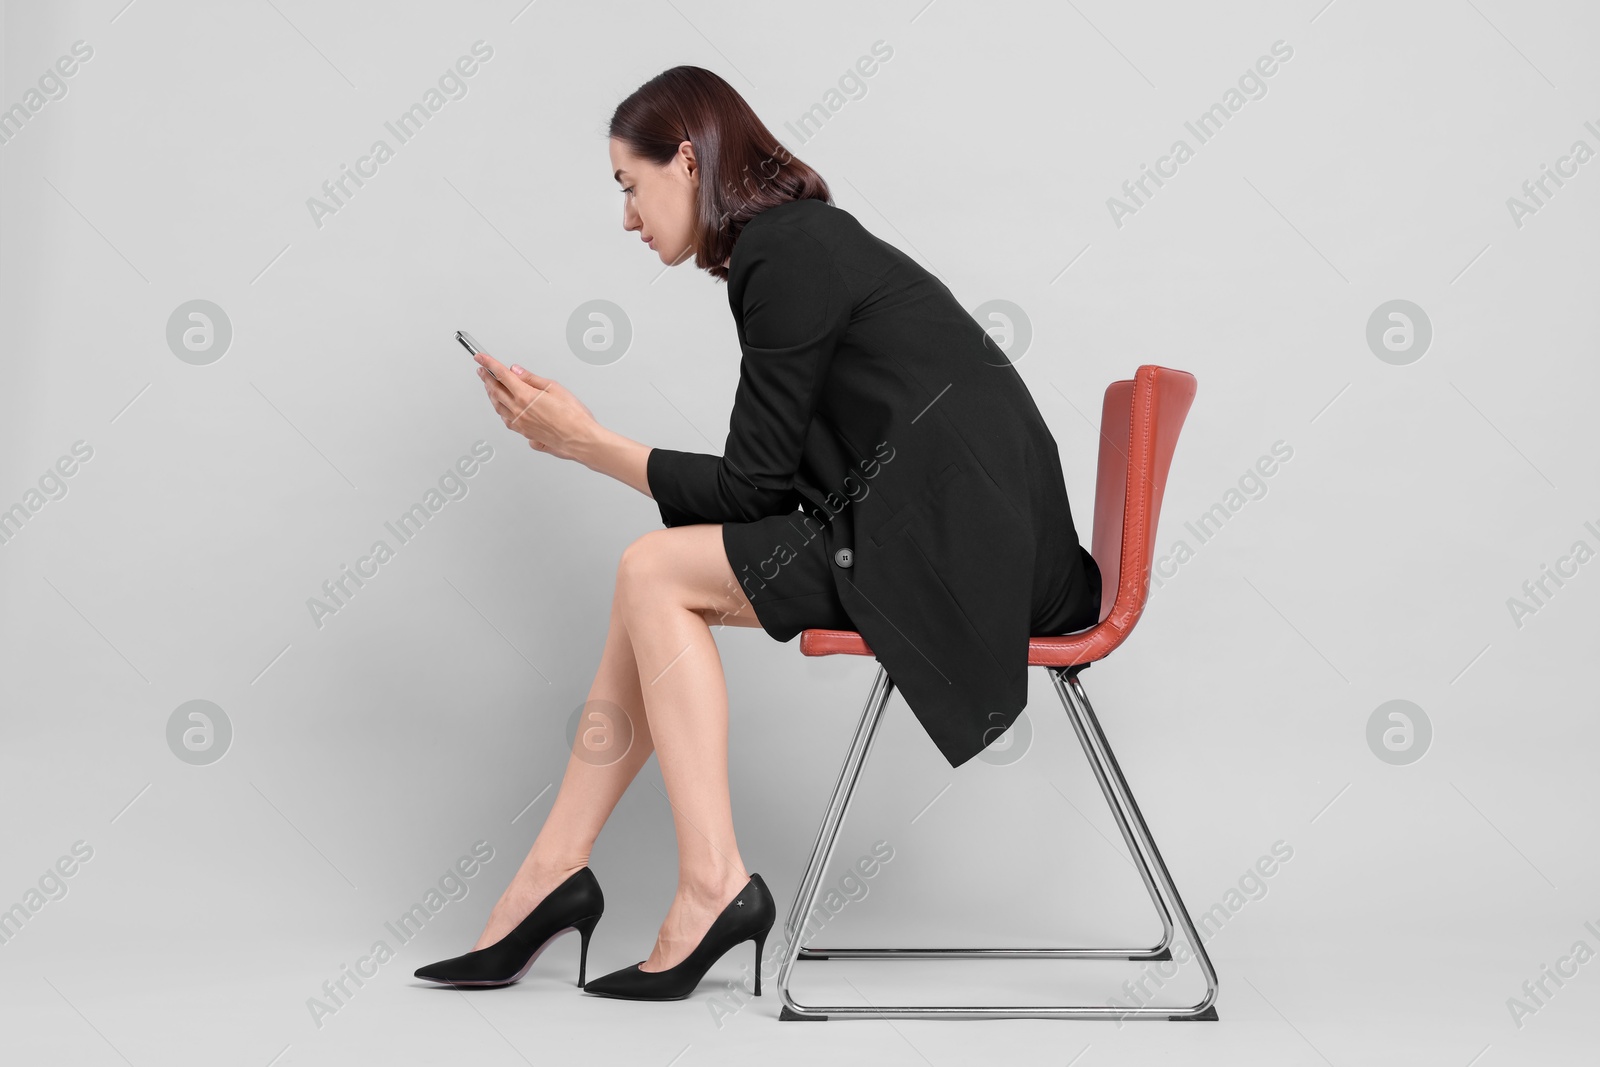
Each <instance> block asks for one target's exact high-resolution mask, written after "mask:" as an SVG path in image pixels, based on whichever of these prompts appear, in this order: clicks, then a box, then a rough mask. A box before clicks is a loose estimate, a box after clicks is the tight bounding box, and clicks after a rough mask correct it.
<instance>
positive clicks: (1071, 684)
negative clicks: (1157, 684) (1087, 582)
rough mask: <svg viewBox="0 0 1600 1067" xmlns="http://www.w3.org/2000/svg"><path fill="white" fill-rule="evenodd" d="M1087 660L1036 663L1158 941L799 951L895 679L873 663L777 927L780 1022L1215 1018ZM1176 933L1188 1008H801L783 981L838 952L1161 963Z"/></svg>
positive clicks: (1210, 991) (1200, 957)
mask: <svg viewBox="0 0 1600 1067" xmlns="http://www.w3.org/2000/svg"><path fill="white" fill-rule="evenodd" d="M1087 666H1088V664H1080V665H1076V666H1072V667H1052V666H1047V667H1045V669H1046V670H1048V671H1049V672H1050V675H1051V679H1052V681H1053V682H1054V685H1055V690H1056V694H1057V695H1058V696H1059V697H1060V698H1061V703H1062V705H1063V706H1064V707H1065V708H1066V711H1067V717H1068V719H1069V720H1071V722H1072V728H1073V731H1074V732H1075V733H1076V734H1077V735H1078V742H1079V743H1080V744H1081V745H1082V746H1083V751H1084V755H1085V756H1086V757H1087V758H1088V761H1089V766H1090V767H1091V768H1092V769H1093V770H1094V774H1095V778H1096V780H1097V781H1098V782H1099V783H1100V790H1101V792H1102V793H1104V794H1105V798H1106V802H1107V804H1108V805H1110V807H1111V813H1112V815H1113V816H1115V818H1116V821H1117V826H1118V828H1119V829H1121V831H1122V838H1123V840H1124V841H1125V842H1127V845H1128V851H1129V853H1130V854H1132V856H1133V859H1134V864H1135V866H1136V867H1138V869H1139V874H1140V876H1141V877H1142V878H1143V880H1144V884H1145V888H1146V890H1148V891H1149V893H1150V899H1151V901H1152V902H1153V903H1154V904H1155V906H1156V911H1157V913H1158V914H1159V915H1160V917H1161V925H1162V937H1161V941H1160V942H1159V943H1158V944H1156V945H1155V946H1154V947H1152V948H807V947H804V946H802V945H801V944H800V937H801V932H802V929H803V923H804V921H805V917H806V916H807V915H808V914H810V912H811V909H812V908H813V907H814V906H815V905H816V898H817V894H818V890H819V888H820V886H821V884H822V875H823V872H824V870H825V869H826V867H827V865H828V861H829V860H830V859H831V858H832V857H833V851H834V846H835V844H836V843H837V841H838V837H839V829H840V827H841V826H842V825H843V823H844V816H845V813H846V811H847V810H848V809H849V807H850V800H851V797H852V796H853V795H854V793H855V788H856V783H857V782H858V781H859V780H860V777H861V769H862V767H863V766H864V765H865V763H866V760H867V754H868V752H869V751H871V749H872V742H873V739H874V737H875V736H876V735H877V732H878V726H879V724H880V723H881V721H882V719H883V713H884V709H885V708H886V707H887V706H888V703H889V698H890V696H892V695H893V693H894V683H893V681H891V680H890V678H889V676H888V673H887V671H885V669H884V668H883V666H882V665H881V664H880V665H879V666H878V673H877V677H876V678H875V679H874V680H873V684H872V690H871V692H870V693H869V694H868V696H867V702H866V706H865V707H864V709H863V710H862V714H861V721H860V723H859V724H858V725H857V726H856V732H855V737H854V738H853V739H852V740H851V742H850V749H849V752H848V754H847V755H846V756H845V760H844V765H843V766H842V767H841V768H840V770H839V778H838V781H837V782H836V783H835V784H834V788H833V796H832V798H831V799H830V800H829V802H828V810H827V814H826V815H825V816H824V817H823V820H822V827H821V829H820V830H818V832H817V840H816V844H815V845H814V846H813V847H812V850H811V859H810V861H809V862H808V863H807V865H806V870H805V874H804V875H802V876H801V879H800V886H799V889H798V891H797V892H796V893H795V898H794V904H793V905H792V906H791V908H790V911H789V919H788V922H787V923H786V924H785V927H784V933H785V937H784V957H783V963H782V965H781V967H780V968H779V970H778V995H779V998H780V1001H781V1004H782V1008H781V1010H780V1012H779V1018H780V1019H782V1020H785V1021H801V1020H817V1021H820V1020H825V1019H1170V1020H1175V1021H1184V1020H1196V1021H1213V1020H1215V1019H1216V1018H1217V1010H1216V1007H1215V1002H1216V998H1217V972H1216V970H1215V969H1214V968H1213V967H1212V965H1211V959H1210V957H1209V956H1207V955H1206V950H1205V945H1204V944H1203V943H1202V941H1201V939H1200V936H1199V933H1198V931H1197V930H1196V929H1195V925H1194V921H1193V920H1192V919H1191V918H1190V917H1189V912H1188V909H1187V908H1185V907H1184V904H1183V899H1182V898H1181V897H1180V896H1179V895H1178V887H1177V886H1176V885H1175V884H1173V881H1172V874H1171V872H1170V871H1168V870H1167V865H1166V861H1165V860H1163V859H1162V857H1161V852H1160V850H1159V849H1157V848H1156V843H1155V839H1154V837H1152V836H1151V834H1150V828H1149V826H1147V825H1146V824H1145V821H1144V816H1143V814H1141V812H1140V811H1139V805H1138V803H1137V802H1136V801H1135V800H1134V797H1133V791H1132V790H1131V789H1130V788H1129V787H1128V782H1127V779H1126V778H1124V777H1123V774H1122V769H1121V767H1120V766H1119V765H1118V764H1117V759H1116V756H1115V755H1114V754H1113V753H1112V751H1111V745H1110V743H1109V742H1108V741H1107V740H1106V736H1105V733H1104V731H1102V730H1101V728H1100V723H1099V720H1098V719H1097V718H1096V717H1095V713H1094V708H1093V707H1092V706H1091V705H1090V703H1089V696H1088V694H1087V693H1085V692H1084V690H1083V683H1082V682H1081V681H1079V679H1078V675H1079V674H1080V673H1081V672H1082V671H1083V669H1084V668H1085V667H1087ZM1174 916H1176V917H1177V923H1178V926H1179V927H1180V928H1181V929H1182V931H1183V936H1184V940H1185V941H1186V942H1187V943H1188V945H1189V947H1190V949H1191V950H1192V951H1193V958H1194V959H1195V960H1197V961H1198V962H1199V964H1200V969H1201V971H1202V972H1203V973H1204V975H1205V979H1206V993H1205V996H1204V997H1202V998H1201V999H1200V1001H1199V1002H1198V1003H1196V1004H1193V1005H1191V1006H1189V1007H1160V1006H1156V1005H1150V1004H1142V1005H1135V1006H1131V1007H1127V1008H1121V1007H1114V1006H1110V1005H1097V1004H1069V1005H998V1006H977V1005H968V1006H943V1005H867V1006H861V1005H853V1004H851V1005H846V1004H834V1005H808V1004H801V1003H800V1002H798V1001H797V1000H795V999H794V994H793V993H792V992H791V991H790V989H789V980H790V977H791V975H792V972H793V969H794V964H795V962H796V961H797V960H801V959H804V960H842V959H1118V960H1170V959H1172V939H1173V933H1174V928H1173V917H1174Z"/></svg>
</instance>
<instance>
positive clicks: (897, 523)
mask: <svg viewBox="0 0 1600 1067" xmlns="http://www.w3.org/2000/svg"><path fill="white" fill-rule="evenodd" d="M960 473H961V467H960V466H959V465H958V464H955V463H951V464H948V465H946V466H945V468H944V470H942V471H940V472H939V478H938V481H936V482H935V483H934V484H933V486H932V487H931V489H932V492H931V493H930V494H929V496H927V497H923V498H922V499H920V500H913V501H912V502H911V503H909V504H906V505H904V506H902V507H901V508H900V509H899V510H898V511H896V512H895V513H894V514H893V515H890V516H889V517H888V518H887V519H885V520H884V521H883V523H882V524H881V525H880V526H879V527H878V528H877V529H876V530H874V531H873V532H872V543H873V544H874V545H877V546H878V547H879V548H881V547H883V544H884V542H886V541H888V540H889V539H890V538H891V537H894V536H895V535H896V534H898V533H899V532H900V531H901V530H903V529H905V527H906V525H907V524H908V523H910V522H911V520H912V519H914V518H916V517H917V516H918V515H924V514H926V513H927V510H928V501H929V499H930V498H933V499H937V498H939V497H942V496H943V495H944V490H945V487H946V486H947V485H949V484H950V483H951V481H953V480H954V479H955V478H956V477H957V476H958V475H959V474H960Z"/></svg>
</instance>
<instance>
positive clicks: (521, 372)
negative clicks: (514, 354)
mask: <svg viewBox="0 0 1600 1067" xmlns="http://www.w3.org/2000/svg"><path fill="white" fill-rule="evenodd" d="M511 373H512V374H514V375H516V376H517V377H518V378H521V379H522V380H523V381H525V382H527V383H528V384H529V385H531V386H533V387H534V388H535V389H548V388H550V379H549V378H541V377H539V376H538V375H537V374H535V373H533V371H531V370H529V369H528V368H527V367H520V366H518V365H517V364H515V363H513V364H512V365H511Z"/></svg>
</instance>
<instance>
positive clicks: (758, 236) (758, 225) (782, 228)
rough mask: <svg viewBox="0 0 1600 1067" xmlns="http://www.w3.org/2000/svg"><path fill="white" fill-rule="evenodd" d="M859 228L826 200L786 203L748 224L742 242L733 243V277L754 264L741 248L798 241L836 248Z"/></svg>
mask: <svg viewBox="0 0 1600 1067" xmlns="http://www.w3.org/2000/svg"><path fill="white" fill-rule="evenodd" d="M856 226H857V223H856V220H855V216H853V215H851V214H850V213H849V212H848V211H846V210H844V209H843V208H841V207H838V206H836V205H834V204H830V203H828V202H827V201H825V200H817V199H805V200H786V201H784V202H783V203H781V204H778V205H776V206H774V207H769V208H767V209H766V210H765V211H763V212H761V213H760V214H758V215H755V216H753V217H752V218H750V219H749V220H748V221H747V222H745V224H744V228H743V229H741V230H740V231H739V238H738V240H736V241H734V243H733V258H732V260H731V261H730V262H729V264H728V270H729V272H730V274H731V273H733V272H736V271H738V269H739V268H740V267H741V266H744V265H747V264H748V263H749V262H750V257H748V256H745V257H741V256H740V255H739V250H740V249H741V248H745V249H747V250H748V249H750V248H754V247H756V246H761V247H763V248H765V247H779V246H782V245H784V244H790V243H795V242H800V243H804V244H809V243H810V240H815V241H816V242H818V243H820V244H822V245H824V246H833V245H835V244H837V242H838V241H839V240H840V239H841V238H843V237H844V236H845V235H846V234H848V233H849V232H850V230H851V229H852V228H855V227H856Z"/></svg>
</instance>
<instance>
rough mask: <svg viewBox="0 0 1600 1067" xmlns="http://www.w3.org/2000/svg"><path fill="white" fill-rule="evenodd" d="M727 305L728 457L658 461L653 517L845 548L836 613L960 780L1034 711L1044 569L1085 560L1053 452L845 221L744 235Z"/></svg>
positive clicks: (914, 281)
mask: <svg viewBox="0 0 1600 1067" xmlns="http://www.w3.org/2000/svg"><path fill="white" fill-rule="evenodd" d="M728 303H729V305H730V306H731V308H732V309H733V315H734V318H735V320H736V321H737V323H738V332H739V342H740V347H741V348H742V349H743V352H744V358H743V360H742V362H741V363H740V367H739V385H738V389H737V391H736V393H735V396H734V405H733V412H732V415H731V416H730V419H729V425H728V439H727V443H726V445H725V446H724V449H723V455H722V456H713V455H706V454H703V453H696V452H679V451H675V450H673V449H666V448H655V449H652V450H651V452H650V454H649V457H648V459H647V461H646V470H647V478H648V481H649V485H650V493H651V495H652V496H653V497H654V498H655V500H656V503H657V504H658V505H659V507H660V510H661V521H662V522H663V523H664V524H665V525H667V526H681V525H685V524H692V523H723V522H751V521H754V520H755V519H758V518H762V517H765V516H769V515H779V514H789V513H792V512H793V511H795V509H796V508H800V509H801V510H803V511H805V512H806V513H807V514H808V515H810V516H811V517H812V519H811V520H807V521H808V522H810V521H815V522H816V523H818V524H819V525H826V526H827V529H826V531H825V532H824V537H825V541H824V543H825V545H826V548H827V553H828V558H829V559H830V560H837V558H838V557H837V555H836V553H837V552H838V550H839V549H840V548H850V549H852V550H853V553H854V557H853V562H852V564H851V565H850V566H843V565H836V566H834V567H832V568H831V570H832V572H833V577H834V582H835V584H836V586H837V588H838V592H839V599H840V601H841V602H842V603H843V604H844V606H845V609H846V610H847V611H848V612H849V614H850V618H851V620H852V621H853V622H854V623H855V626H856V629H857V630H858V631H859V632H860V633H861V635H862V637H863V638H865V639H866V642H867V644H868V645H870V646H871V647H872V650H873V652H874V653H875V654H876V656H877V658H878V661H879V662H880V663H881V664H882V665H883V667H884V669H885V670H886V671H887V672H888V674H889V677H890V678H891V679H892V680H893V682H894V684H895V686H896V688H898V689H899V690H900V692H901V693H902V694H903V695H904V696H905V700H906V703H907V705H909V706H910V708H911V710H912V712H913V713H914V714H915V715H916V716H917V719H918V720H919V721H920V722H921V724H922V726H923V727H924V729H926V730H927V732H928V735H929V736H930V737H931V738H932V739H933V742H934V743H935V744H936V745H937V746H938V748H939V750H940V751H941V752H942V753H943V754H944V756H945V758H946V759H947V760H948V761H949V762H950V765H951V766H959V765H960V764H962V763H964V762H965V761H966V760H968V759H970V758H971V757H972V756H975V755H976V754H977V753H978V752H980V751H981V750H982V749H983V748H984V747H985V746H986V745H987V744H988V743H989V742H991V741H993V740H994V739H995V738H997V737H999V736H1000V734H1001V733H1002V732H1003V731H1004V730H1005V729H1006V728H1007V727H1009V726H1010V725H1011V723H1012V721H1013V720H1015V719H1016V717H1017V715H1018V714H1019V713H1020V712H1021V710H1022V708H1023V706H1024V705H1025V704H1026V703H1027V697H1028V678H1027V657H1028V638H1029V637H1030V636H1031V635H1030V633H1029V629H1030V623H1031V618H1030V611H1031V606H1032V604H1033V602H1034V599H1035V595H1034V594H1035V588H1036V582H1043V581H1045V580H1046V574H1045V567H1044V561H1045V560H1046V559H1049V560H1062V559H1070V560H1073V561H1077V560H1078V559H1079V551H1080V550H1079V543H1078V536H1077V532H1076V530H1075V529H1074V527H1073V523H1072V513H1071V508H1070V505H1069V503H1068V500H1067V493H1066V487H1065V482H1064V480H1063V477H1062V472H1061V462H1060V457H1059V455H1058V453H1057V450H1056V442H1055V439H1054V438H1053V437H1052V436H1051V434H1050V431H1049V429H1048V428H1047V427H1046V426H1045V422H1044V419H1043V417H1042V416H1041V415H1040V414H1039V409H1038V408H1037V406H1035V404H1034V402H1033V397H1032V396H1031V395H1030V394H1029V392H1028V389H1027V386H1026V385H1025V384H1024V383H1023V381H1022V378H1021V376H1020V375H1018V373H1017V371H1016V368H1015V367H1013V366H1012V365H1011V363H1010V361H1009V360H1008V359H1006V358H1005V356H1004V354H1003V353H1001V352H1000V350H999V349H998V348H997V347H994V346H993V345H992V343H989V344H986V343H985V341H986V340H987V338H986V334H985V333H984V329H983V327H982V326H980V325H979V324H978V322H977V321H976V320H975V319H974V318H973V317H972V316H971V314H969V313H968V312H967V311H966V309H964V308H963V307H962V306H961V305H960V303H958V302H957V300H956V298H955V296H954V295H953V294H952V293H951V292H950V290H949V289H948V288H947V287H946V286H945V285H944V283H943V282H940V281H939V280H938V279H937V278H936V277H934V276H933V275H932V274H930V273H929V272H928V271H926V270H924V269H923V268H922V267H921V266H920V265H918V264H917V263H916V262H914V261H913V260H912V259H911V258H910V257H908V256H906V255H905V254H904V253H903V252H901V251H900V250H899V249H897V248H895V247H894V246H892V245H890V244H888V243H886V242H884V241H882V240H879V239H878V238H877V237H875V236H874V235H873V234H872V233H870V232H869V231H867V230H866V229H865V228H864V227H863V226H862V225H861V224H860V223H859V222H858V221H856V219H855V217H854V216H853V215H851V214H850V213H849V212H847V211H844V210H843V209H841V208H838V207H835V206H833V205H831V204H828V203H825V202H823V201H821V200H796V201H790V202H787V203H784V204H781V205H779V206H777V207H774V208H769V209H767V210H766V211H763V212H761V213H760V214H759V215H756V216H755V217H754V218H752V219H750V220H749V221H748V222H747V223H745V226H744V229H743V231H742V232H741V233H740V234H739V236H738V239H737V240H736V242H735V243H734V247H733V256H732V260H731V261H730V263H729V267H728ZM814 533H815V528H814V527H811V528H809V529H808V536H810V535H811V534H814ZM1044 538H1053V539H1057V543H1056V544H1054V545H1050V546H1048V549H1049V554H1048V555H1046V554H1045V552H1044V551H1043V549H1042V547H1041V546H1042V541H1043V539H1044ZM845 558H846V559H849V558H850V557H849V556H846V557H845ZM1036 564H1037V566H1036ZM1052 573H1053V572H1052ZM1083 574H1084V571H1083V570H1082V565H1081V564H1080V565H1079V567H1078V568H1077V569H1076V576H1078V577H1080V578H1081V576H1082V575H1083ZM1080 592H1081V590H1080ZM1098 610H1099V605H1098V604H1096V605H1094V611H1095V612H1098ZM1094 621H1095V620H1094V619H1090V620H1089V623H1086V624H1085V625H1089V624H1092V623H1093V622H1094Z"/></svg>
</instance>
